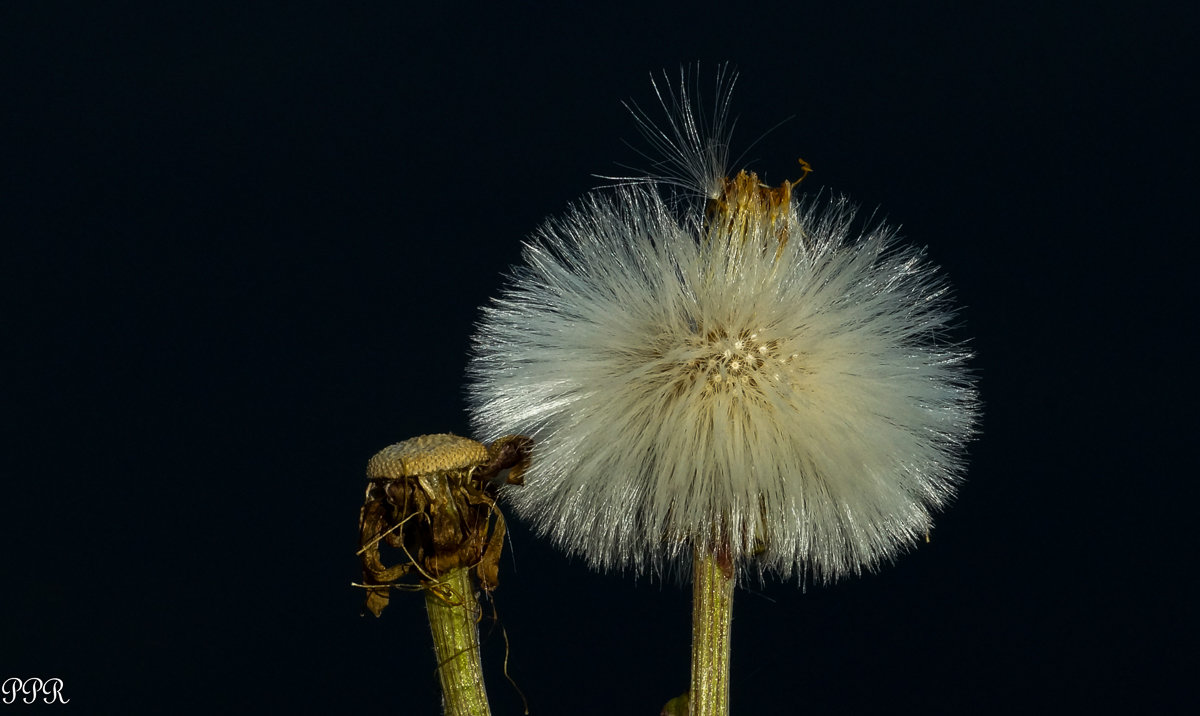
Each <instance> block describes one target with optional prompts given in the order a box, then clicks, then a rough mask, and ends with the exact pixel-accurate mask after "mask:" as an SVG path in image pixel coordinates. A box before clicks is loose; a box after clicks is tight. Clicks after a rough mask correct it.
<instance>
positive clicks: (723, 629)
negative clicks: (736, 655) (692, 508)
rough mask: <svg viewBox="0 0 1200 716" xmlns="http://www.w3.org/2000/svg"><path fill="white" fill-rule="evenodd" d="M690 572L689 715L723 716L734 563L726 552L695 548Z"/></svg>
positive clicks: (725, 705)
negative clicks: (704, 552) (690, 655)
mask: <svg viewBox="0 0 1200 716" xmlns="http://www.w3.org/2000/svg"><path fill="white" fill-rule="evenodd" d="M693 571H694V575H693V581H692V690H691V716H726V715H727V714H728V713H729V629H730V622H731V620H732V616H733V585H734V578H733V576H734V573H733V565H732V564H730V562H729V557H728V555H723V554H721V553H719V552H718V553H717V554H702V553H701V552H700V551H699V550H697V551H696V554H695V557H694V559H693Z"/></svg>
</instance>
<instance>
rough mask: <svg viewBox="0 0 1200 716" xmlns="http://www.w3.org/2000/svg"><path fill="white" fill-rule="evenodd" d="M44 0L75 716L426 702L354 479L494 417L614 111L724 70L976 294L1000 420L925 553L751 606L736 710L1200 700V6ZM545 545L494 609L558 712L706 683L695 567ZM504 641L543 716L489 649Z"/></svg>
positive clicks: (826, 169)
mask: <svg viewBox="0 0 1200 716" xmlns="http://www.w3.org/2000/svg"><path fill="white" fill-rule="evenodd" d="M25 5H26V6H27V7H28V8H29V9H25V10H21V9H14V7H13V5H6V6H5V9H4V10H2V11H0V34H2V37H0V40H2V42H0V63H2V65H3V69H2V70H0V72H3V87H2V89H3V103H2V106H3V121H4V126H3V133H2V135H0V176H2V181H3V185H2V186H0V212H2V215H0V237H3V255H2V257H0V299H2V303H0V322H2V327H3V330H2V334H3V341H4V344H3V346H4V348H3V360H4V363H3V368H4V373H3V375H4V378H3V381H2V383H0V386H2V388H0V390H2V391H3V392H2V393H0V404H2V405H3V419H4V426H3V436H4V448H3V453H2V455H3V458H2V460H0V468H2V469H3V496H2V497H0V539H2V541H0V549H2V550H3V551H2V553H0V556H2V559H0V573H2V574H3V582H0V584H2V585H3V586H2V591H0V677H3V678H8V677H10V676H24V677H28V676H41V677H45V678H49V677H59V678H62V679H63V680H64V681H65V684H66V695H67V696H68V697H69V698H70V699H71V704H70V707H73V708H75V709H77V710H82V711H85V712H86V711H91V712H113V713H115V712H130V711H166V710H171V711H188V710H191V709H196V710H201V709H203V710H209V709H216V708H221V709H227V710H230V711H233V712H246V711H250V710H252V709H256V708H259V709H265V710H269V711H278V712H287V711H297V712H312V713H337V712H346V713H349V712H361V711H365V710H370V711H373V712H379V713H401V714H405V713H413V714H422V713H435V712H436V711H437V703H438V692H437V683H436V679H435V675H434V661H433V656H432V653H431V649H430V645H429V638H428V633H427V626H426V623H425V621H424V615H423V611H422V603H421V599H420V597H419V595H415V594H397V595H396V596H395V598H394V600H393V603H392V606H391V607H390V608H389V609H388V610H387V611H386V612H385V613H384V616H383V618H381V619H378V620H376V619H374V618H371V617H365V618H364V617H360V611H361V596H362V595H361V594H360V593H359V592H358V591H356V590H355V589H353V588H351V587H350V582H351V581H352V580H356V579H358V578H359V574H358V570H357V562H356V560H355V557H354V549H355V540H356V534H355V523H356V520H357V513H358V508H359V505H360V502H361V498H362V493H363V487H364V480H363V476H362V475H363V468H364V466H365V463H366V460H367V458H368V457H369V456H370V455H371V454H372V453H374V452H375V451H376V450H378V449H380V448H382V447H383V446H385V445H387V444H389V443H392V442H396V441H398V440H401V439H404V438H407V437H410V436H413V435H417V434H421V433H428V432H441V431H455V432H460V433H462V432H467V431H468V425H467V421H466V418H465V413H464V399H463V387H462V386H463V371H464V366H465V363H466V360H467V351H468V340H469V337H470V334H471V332H472V326H473V323H474V321H475V320H476V319H477V317H478V307H479V306H480V305H482V304H484V303H485V302H486V301H487V300H488V298H489V297H490V296H493V295H495V294H496V293H497V290H498V287H499V286H500V283H501V274H502V272H503V271H504V270H505V269H506V267H508V266H509V265H510V264H512V263H513V262H515V261H516V260H517V259H518V255H519V245H520V241H521V239H522V238H523V237H524V236H525V235H527V234H528V233H529V232H530V231H531V230H533V229H534V228H535V227H536V226H537V225H538V224H539V222H540V221H541V220H542V218H543V217H545V216H547V215H549V214H554V213H559V212H561V211H562V210H563V208H564V207H565V206H566V204H567V203H568V202H569V201H571V200H573V199H575V198H577V197H578V196H580V195H581V194H582V193H583V192H585V191H587V190H588V189H590V188H592V187H594V186H596V185H597V184H599V183H601V182H600V180H598V179H596V178H594V177H593V176H591V175H592V174H605V173H612V172H614V171H620V170H619V168H617V167H615V165H614V162H617V161H624V162H634V163H636V160H637V155H636V153H635V152H633V151H632V150H631V149H630V148H629V147H628V146H626V144H625V143H624V142H631V143H633V144H635V145H639V139H638V135H637V132H636V130H635V128H634V125H633V122H632V121H631V120H630V118H629V117H628V115H627V114H626V112H625V110H624V109H623V108H622V106H621V104H620V102H621V101H622V100H628V99H634V100H637V101H639V102H640V103H642V104H643V105H647V104H649V103H651V102H652V101H653V99H652V95H651V92H650V87H649V82H648V78H649V75H650V73H651V72H653V71H660V70H662V69H667V70H668V71H670V72H672V73H676V72H677V71H678V68H679V67H680V66H681V65H682V64H689V65H690V64H691V63H694V62H697V61H699V62H701V63H702V67H703V68H704V69H705V70H706V71H711V72H715V68H716V67H717V64H718V63H719V62H725V61H728V62H730V63H731V64H732V65H733V66H734V67H736V68H737V69H738V70H739V72H740V74H741V77H740V80H739V82H738V87H737V90H736V93H735V96H734V110H735V113H736V114H738V115H739V116H740V117H741V119H740V121H739V123H738V131H737V133H736V135H735V146H740V147H743V148H744V147H747V146H748V145H750V144H751V143H752V142H753V141H754V140H755V139H756V138H758V137H759V136H760V135H761V134H762V133H763V132H765V131H766V130H768V129H770V128H771V127H772V126H774V125H775V124H776V123H778V122H780V121H781V120H784V119H787V118H788V117H791V118H792V119H791V120H790V121H788V122H786V123H784V124H783V125H782V126H780V127H778V128H777V129H775V130H774V131H771V132H770V133H769V134H767V135H766V136H765V137H764V138H762V139H761V141H759V142H758V143H757V144H755V145H754V146H753V149H752V150H750V152H749V153H748V154H747V160H748V162H749V164H750V166H751V167H752V168H754V169H756V170H758V172H759V173H760V175H762V176H765V178H766V179H767V180H768V181H770V182H772V183H778V182H780V181H782V180H783V179H787V178H794V176H795V174H796V164H795V161H796V158H798V157H804V158H805V159H807V160H808V161H809V162H811V164H812V165H813V167H814V168H815V170H816V171H815V172H814V173H813V174H812V175H811V176H810V177H809V178H808V179H807V180H806V181H805V183H804V185H803V188H804V189H805V190H808V191H815V190H817V189H819V188H822V187H825V188H827V189H828V190H832V191H835V192H839V193H845V194H847V195H849V196H851V197H852V198H853V199H855V200H856V201H857V202H859V203H861V204H862V206H863V207H864V208H865V209H866V210H868V211H870V210H872V209H874V208H875V207H879V213H880V216H885V217H886V218H887V219H888V220H889V221H891V222H893V223H898V224H902V225H903V231H904V233H905V234H906V235H907V236H908V237H909V239H910V240H911V241H914V242H917V243H919V244H923V245H926V246H928V253H929V256H930V257H931V259H932V260H933V261H934V262H936V263H939V264H941V265H942V266H943V267H944V268H945V270H946V271H947V272H948V273H949V275H950V277H951V279H952V280H953V282H954V285H955V287H956V291H957V294H958V297H959V300H960V302H961V303H962V304H964V305H965V309H964V311H963V314H962V315H963V324H964V327H963V337H967V336H971V337H973V346H974V348H975V350H976V351H977V353H978V358H977V360H976V361H975V363H974V367H975V369H976V370H977V372H978V374H979V376H980V388H981V391H982V396H983V399H984V401H985V405H986V407H985V415H984V421H983V425H982V436H981V437H980V439H979V440H978V441H977V442H975V443H974V444H973V445H972V447H971V456H970V461H971V466H970V472H969V480H968V482H967V483H966V484H965V485H964V487H963V488H962V490H961V493H960V495H959V497H958V499H957V501H956V504H954V505H953V506H952V507H951V508H950V509H949V510H948V511H946V512H945V513H944V514H943V515H941V516H940V517H939V518H938V523H937V529H936V530H935V531H934V533H933V541H932V543H930V544H928V545H922V546H921V547H920V548H919V549H918V550H916V551H915V552H913V553H910V554H908V555H906V556H904V557H903V558H901V559H900V560H899V561H898V563H897V564H895V565H890V566H887V567H885V568H884V569H883V570H881V571H880V572H879V573H877V574H873V575H868V576H865V577H863V578H861V579H852V580H848V581H845V582H843V583H839V584H836V585H834V586H832V587H820V586H811V585H810V586H809V587H808V588H807V589H801V588H799V587H798V586H797V585H796V584H769V585H766V586H765V587H761V588H750V589H744V590H741V591H739V593H738V597H737V600H736V605H735V613H734V636H733V639H734V657H733V659H734V661H733V694H732V702H733V707H734V710H735V712H737V713H743V714H754V713H785V714H786V713H804V714H820V713H835V712H837V713H864V712H868V711H878V710H882V709H884V708H899V709H901V710H903V711H904V712H909V711H913V712H915V711H923V712H965V711H967V709H971V710H972V711H974V712H981V711H982V712H988V711H993V710H995V711H1000V710H1007V709H1010V708H1017V707H1034V706H1036V707H1045V708H1064V709H1071V710H1076V709H1086V710H1091V711H1106V710H1122V709H1127V708H1136V709H1138V710H1142V709H1150V710H1154V709H1160V708H1164V707H1169V706H1171V705H1179V703H1180V702H1179V701H1178V700H1177V699H1179V698H1180V697H1182V696H1183V695H1184V694H1185V691H1184V684H1183V677H1184V675H1185V666H1184V662H1185V661H1186V658H1187V657H1186V655H1187V654H1188V653H1194V651H1195V646H1194V642H1193V641H1192V638H1191V635H1190V631H1189V629H1190V625H1189V623H1188V620H1189V618H1190V612H1191V611H1192V609H1193V608H1194V604H1195V602H1194V598H1195V594H1194V591H1192V592H1185V591H1184V588H1183V587H1182V586H1181V585H1183V584H1184V583H1185V581H1184V580H1183V579H1182V576H1190V574H1191V573H1192V572H1194V566H1195V564H1194V557H1193V556H1192V554H1193V553H1192V551H1191V540H1190V539H1188V537H1187V533H1186V531H1185V529H1186V527H1188V526H1190V525H1191V524H1192V523H1193V522H1194V517H1193V515H1192V512H1191V510H1189V509H1188V507H1187V504H1186V503H1185V502H1184V500H1183V499H1182V498H1183V496H1184V493H1185V490H1184V486H1186V485H1188V483H1190V482H1192V481H1193V480H1194V478H1195V470H1194V460H1189V461H1188V462H1187V463H1182V461H1181V460H1180V459H1179V458H1178V457H1176V456H1175V455H1174V449H1175V446H1177V445H1184V444H1187V443H1190V442H1193V441H1194V440H1195V437H1194V430H1193V428H1194V426H1195V420H1194V418H1193V417H1192V416H1193V415H1194V409H1193V408H1191V403H1190V399H1189V397H1188V394H1189V393H1190V391H1191V383H1192V380H1191V378H1190V377H1189V375H1190V370H1189V369H1191V368H1192V367H1193V364H1194V358H1192V356H1193V355H1194V353H1193V352H1192V351H1191V348H1192V346H1193V345H1194V331H1195V321H1194V318H1193V317H1188V318H1186V319H1185V318H1182V317H1180V316H1181V313H1182V311H1181V310H1180V309H1183V308H1184V307H1185V306H1186V308H1189V309H1190V308H1191V307H1192V305H1193V303H1194V299H1193V298H1192V297H1191V296H1192V294H1191V286H1190V285H1189V283H1188V279H1187V278H1186V277H1187V273H1188V272H1190V271H1192V270H1194V266H1195V259H1194V254H1195V241H1196V238H1197V235H1196V223H1195V220H1194V218H1193V216H1192V215H1191V211H1190V209H1191V208H1192V206H1193V205H1194V203H1195V201H1196V182H1195V181H1194V176H1195V173H1196V161H1197V159H1196V141H1195V127H1194V123H1195V111H1194V106H1193V102H1194V100H1195V65H1194V64H1193V63H1194V60H1195V58H1194V57H1191V56H1189V53H1185V49H1188V48H1190V47H1191V46H1192V45H1193V44H1194V43H1195V42H1196V40H1197V38H1196V22H1195V18H1194V17H1189V16H1185V14H1184V12H1183V11H1173V10H1167V9H1166V5H1167V4H1165V3H1162V4H1149V5H1147V4H1142V5H1139V6H1135V4H1134V3H1126V4H1103V3H1101V4H1099V5H1098V6H1095V5H1094V6H1092V7H1088V8H1085V7H1083V5H1082V4H1078V8H1076V4H1071V7H1070V8H1067V7H1066V4H1063V7H1060V8H1058V9H1053V8H1049V9H1048V8H1044V7H1041V6H1040V5H1041V4H1040V3H1039V4H1034V3H1031V4H1029V5H1027V6H1024V7H1022V6H1021V5H1018V4H1013V3H1006V4H1003V5H1002V6H997V7H996V8H982V7H980V8H976V7H972V9H962V8H959V9H954V8H953V7H952V6H950V5H938V6H936V7H935V6H932V5H924V4H921V5H916V6H903V7H899V6H898V7H884V6H883V4H882V3H880V4H878V5H874V4H873V5H849V6H844V7H836V8H835V7H834V6H835V5H837V4H835V3H809V2H792V3H786V4H780V5H778V6H775V7H770V6H766V5H762V4H740V5H739V4H738V3H722V4H719V5H714V6H711V7H706V6H704V5H703V4H692V5H684V4H677V5H675V6H673V7H671V8H670V9H662V8H657V7H646V8H639V9H633V8H620V7H617V6H610V5H607V4H605V5H603V6H602V5H601V4H598V3H589V4H587V5H586V6H585V7H584V8H582V9H573V10H560V9H555V6H554V5H550V4H546V5H545V6H540V5H526V4H520V5H511V6H509V5H506V6H491V7H479V6H474V5H469V4H468V5H455V6H453V7H450V8H449V9H446V10H435V9H432V7H431V4H428V3H426V4H422V5H421V6H420V7H416V8H412V9H399V8H396V7H393V6H392V5H391V4H359V3H344V4H341V5H335V4H330V5H327V6H323V7H315V6H309V5H290V6H289V7H287V8H286V9H284V8H282V7H281V8H276V9H272V10H253V9H237V10H222V9H219V8H218V7H216V6H213V5H210V4H207V3H205V4H198V5H197V7H195V8H193V9H191V10H180V9H178V8H175V7H174V6H173V5H171V4H153V5H151V4H146V5H142V4H130V3H120V2H112V3H105V4H103V9H97V8H96V7H93V8H90V9H88V8H83V7H80V6H76V5H69V4H62V5H55V4H52V3H26V4H25ZM78 5H83V3H80V4H78ZM97 5H98V4H97ZM1181 5H1183V4H1181ZM168 8H169V9H168ZM1185 212H1187V217H1186V219H1185ZM1185 301H1186V303H1185ZM513 527H514V529H513V532H512V540H511V547H510V549H509V550H508V551H506V555H505V558H504V561H503V566H502V572H501V587H500V589H499V591H498V592H497V593H496V606H497V610H498V614H499V616H500V618H501V620H502V622H503V625H504V627H505V628H506V629H507V632H508V637H509V639H510V641H511V650H510V652H509V654H508V665H509V671H510V673H511V674H512V676H513V678H514V679H515V680H516V681H517V683H518V684H519V685H520V687H521V689H523V690H524V692H525V694H526V695H527V696H528V699H529V703H530V706H531V712H532V713H534V714H567V713H585V714H635V713H647V714H655V713H657V712H658V709H659V708H660V707H661V705H662V704H663V703H664V702H665V701H666V700H667V699H669V698H670V697H672V696H674V695H676V694H678V693H681V692H682V691H684V690H685V689H686V688H687V679H688V649H689V644H688V633H689V632H688V629H689V620H690V615H689V609H690V606H689V601H690V594H689V590H688V589H687V588H686V587H682V586H680V585H678V584H675V583H667V584H665V585H663V584H660V583H657V582H651V581H648V580H646V579H642V580H639V581H637V582H635V581H634V580H633V579H632V578H630V577H627V576H622V575H618V574H605V575H599V574H593V573H591V572H589V571H588V569H587V568H585V567H584V566H583V565H581V564H579V563H577V562H574V563H573V562H570V561H568V560H566V559H564V558H563V557H562V556H561V555H560V554H558V553H557V552H555V551H553V550H552V549H550V548H549V547H548V546H547V545H546V544H544V543H543V542H541V541H539V540H537V539H535V538H534V537H533V536H532V535H531V534H530V533H529V532H528V531H527V530H526V529H525V528H523V527H522V526H521V525H519V524H514V526H513ZM484 628H485V632H486V631H487V630H488V624H487V623H485V625H484ZM484 651H485V654H484V658H485V661H486V666H487V669H488V671H489V689H490V694H491V698H492V704H493V709H494V711H495V713H497V714H515V713H519V712H520V699H519V697H517V696H516V694H515V692H514V691H513V690H512V689H511V688H510V687H509V686H508V684H507V683H506V682H505V681H504V679H503V677H502V676H501V674H500V672H499V670H500V663H501V661H502V660H503V658H504V643H503V639H502V638H501V637H500V634H499V631H498V630H496V631H494V632H492V633H491V634H490V636H489V637H488V638H487V640H486V643H485V645H484ZM12 708H14V709H15V708H16V707H12Z"/></svg>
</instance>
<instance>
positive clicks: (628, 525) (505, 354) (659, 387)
mask: <svg viewBox="0 0 1200 716" xmlns="http://www.w3.org/2000/svg"><path fill="white" fill-rule="evenodd" d="M664 105H667V106H670V105H668V103H667V102H665V101H664ZM722 106H723V105H722ZM692 124H694V123H692ZM672 126H676V125H672ZM682 126H685V127H686V126H691V124H689V121H683V122H682ZM689 136H690V135H689ZM717 136H719V137H721V138H722V140H723V137H724V135H723V134H718V135H717ZM682 151H692V152H699V154H698V155H697V156H693V157H690V158H688V157H684V158H682V159H678V160H675V161H674V164H676V165H678V166H695V167H698V169H697V171H701V170H703V171H704V172H707V171H708V167H709V164H708V158H711V157H713V156H718V155H719V156H722V157H723V156H724V155H723V154H722V153H721V152H723V147H721V148H712V147H703V146H700V147H699V148H695V147H692V148H691V149H688V148H687V147H685V148H684V149H683V150H682ZM727 181H728V183H729V184H730V185H731V186H740V189H737V191H742V192H744V193H742V194H737V193H735V191H734V190H731V189H727V190H726V192H727V193H726V194H725V195H722V196H721V197H719V198H718V199H717V200H716V201H718V202H719V205H718V207H717V210H716V211H714V209H713V206H714V204H713V202H714V200H713V199H712V198H711V197H707V200H706V201H705V203H703V204H701V203H699V202H692V204H691V205H687V204H681V203H680V202H678V201H677V200H676V198H675V197H673V196H672V195H671V193H670V192H672V191H673V190H672V189H671V188H670V187H671V186H673V185H677V184H678V182H674V183H672V182H667V183H665V184H657V183H655V182H643V183H637V184H633V185H626V186H619V187H613V188H609V189H608V190H606V191H601V192H597V193H593V194H591V195H589V196H588V197H586V198H585V199H584V200H583V201H582V202H581V203H579V204H577V205H575V206H573V207H572V208H571V209H570V210H568V211H567V212H566V213H565V214H564V215H563V216H562V217H559V218H555V219H551V220H549V221H548V222H547V223H546V224H545V225H544V226H543V227H542V228H541V229H540V230H539V231H538V232H537V233H536V234H535V235H534V236H533V237H532V238H531V239H530V240H529V241H528V242H527V244H526V246H525V249H524V254H523V262H522V264H521V265H520V266H519V267H517V268H516V269H515V270H514V273H513V275H512V276H511V278H510V281H509V283H508V286H507V288H506V289H505V291H504V293H503V294H502V295H501V296H500V297H499V298H498V299H497V300H495V301H494V302H493V304H492V305H491V306H489V307H487V308H485V309H484V312H483V318H482V321H481V323H480V325H479V327H478V330H477V332H476V335H475V337H474V356H473V358H472V361H471V365H470V368H469V373H470V378H471V383H470V387H469V394H470V401H471V408H472V416H473V420H474V422H475V423H476V428H477V430H478V432H479V433H480V435H481V436H490V437H489V438H488V439H491V437H495V436H499V435H503V434H507V433H516V432H523V433H526V434H530V435H532V436H533V437H534V438H535V440H536V441H537V443H536V448H535V453H534V459H533V464H532V467H531V468H530V470H529V471H528V472H527V473H526V475H525V485H524V486H523V487H521V488H518V489H512V490H508V491H507V492H505V498H506V499H507V500H508V502H509V503H510V504H511V505H512V506H513V507H514V508H515V510H516V512H517V514H518V515H519V516H521V517H523V518H525V519H527V520H529V521H530V523H531V524H532V525H533V526H534V528H535V529H536V530H538V531H539V532H541V533H543V534H545V535H548V536H549V537H551V538H552V539H553V540H554V541H555V542H556V543H557V544H558V545H559V546H560V547H562V548H563V549H565V550H566V551H568V552H570V553H572V554H576V555H579V556H582V557H583V558H584V559H586V560H587V561H588V562H589V563H590V564H591V565H593V566H594V567H597V568H600V569H625V570H632V571H635V572H638V573H642V572H647V571H649V572H653V573H657V574H661V573H663V572H664V571H667V570H671V569H673V568H674V567H676V566H678V565H679V564H681V563H682V562H683V561H684V560H686V559H687V558H688V557H689V555H690V554H691V551H692V550H693V549H703V550H706V551H711V550H714V549H717V548H720V549H723V550H728V553H729V554H730V555H731V557H732V558H733V561H734V563H735V564H737V565H738V566H739V568H740V569H741V572H742V573H743V574H744V575H749V574H755V573H756V574H757V575H758V576H762V575H764V574H766V573H776V574H779V575H782V576H785V577H786V576H790V575H794V574H798V575H812V576H813V577H815V578H817V579H820V580H828V579H833V578H836V577H839V576H842V575H846V574H852V573H858V572H860V571H862V570H863V569H869V568H872V567H874V566H875V565H876V564H878V563H879V562H880V561H881V560H886V559H890V558H892V557H893V556H894V555H896V554H897V553H898V552H899V551H900V550H902V549H904V548H905V547H906V546H909V545H911V544H913V543H915V542H916V540H917V538H918V537H919V536H922V535H924V534H925V533H926V532H927V531H928V530H929V528H930V525H931V519H932V518H931V514H932V512H933V511H934V510H936V509H937V508H938V507H940V506H942V505H944V504H945V503H946V501H947V500H948V499H950V497H951V496H952V494H953V492H954V489H955V486H956V485H957V484H958V482H959V481H960V479H961V475H962V467H963V465H962V453H963V447H964V445H965V443H966V442H967V441H968V440H969V438H970V436H971V435H972V433H973V431H974V427H975V423H976V416H977V412H978V408H977V400H976V396H975V391H974V387H973V380H972V378H971V376H970V375H969V373H968V371H967V370H966V367H965V361H966V360H967V358H968V352H967V351H966V350H965V349H963V348H962V347H961V346H956V345H952V344H946V343H944V342H941V341H939V339H938V336H940V335H942V334H943V333H944V332H945V330H946V329H947V328H948V327H949V326H950V325H951V323H952V321H953V319H954V311H953V309H952V307H951V305H950V304H949V301H948V289H947V285H946V283H945V280H944V279H943V278H942V277H941V276H940V274H939V273H938V272H937V270H936V268H935V267H933V266H932V265H931V264H929V263H928V262H927V261H926V260H925V259H924V257H923V255H922V253H921V252H920V251H918V250H915V249H912V248H905V247H903V246H901V245H900V244H899V243H898V242H897V237H896V234H895V232H894V231H893V230H891V229H889V228H888V227H886V226H882V225H880V226H874V227H870V228H868V229H866V230H858V229H856V228H855V227H856V226H857V225H856V223H855V221H854V211H853V209H852V207H851V206H850V205H849V203H848V202H847V201H845V200H844V199H839V198H830V197H826V198H823V199H822V198H818V199H811V200H800V199H798V198H796V197H793V196H792V195H791V192H790V186H789V185H786V184H785V185H784V187H783V188H782V189H770V190H766V191H765V192H764V189H762V188H760V187H761V185H759V184H758V182H757V178H753V174H747V173H745V172H742V173H739V174H738V175H736V176H735V178H734V179H731V180H727ZM697 183H700V179H697ZM703 200H704V199H702V201H703Z"/></svg>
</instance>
